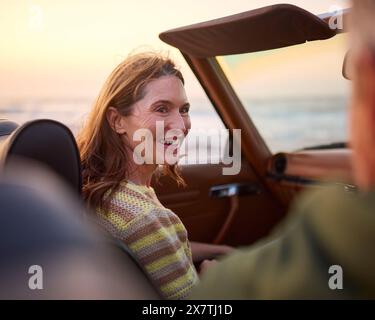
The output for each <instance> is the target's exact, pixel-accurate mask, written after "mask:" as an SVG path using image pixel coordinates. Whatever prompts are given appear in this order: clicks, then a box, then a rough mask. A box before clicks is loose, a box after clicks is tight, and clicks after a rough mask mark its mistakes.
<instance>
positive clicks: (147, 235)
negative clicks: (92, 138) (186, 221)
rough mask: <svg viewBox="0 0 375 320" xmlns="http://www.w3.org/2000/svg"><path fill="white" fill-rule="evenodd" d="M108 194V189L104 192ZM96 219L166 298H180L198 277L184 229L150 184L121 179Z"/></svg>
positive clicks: (189, 289)
mask: <svg viewBox="0 0 375 320" xmlns="http://www.w3.org/2000/svg"><path fill="white" fill-rule="evenodd" d="M107 195H108V193H107ZM97 213H98V216H99V221H100V222H101V223H102V225H103V226H104V228H106V229H107V230H108V231H109V232H110V233H111V234H112V235H113V236H114V237H116V238H118V239H120V240H122V241H124V242H125V243H126V245H127V246H128V247H129V249H130V250H132V252H133V253H134V255H135V256H136V258H137V259H138V260H139V262H140V263H141V265H142V266H143V267H144V269H145V270H146V272H148V274H149V276H150V278H151V279H152V280H153V282H154V284H155V285H156V286H158V287H159V289H160V291H161V293H162V294H163V295H164V297H165V298H166V299H184V298H187V297H188V295H189V294H190V291H191V289H192V288H193V286H194V285H195V284H196V283H197V281H198V276H197V273H196V270H195V267H194V265H193V261H192V256H191V250H190V245H189V241H188V238H187V231H186V229H185V227H184V225H183V224H182V222H181V220H180V219H179V218H178V217H177V215H176V214H174V213H173V212H172V211H171V210H169V209H167V208H165V207H164V206H162V205H161V204H160V202H159V201H158V200H157V197H156V194H155V191H154V190H153V188H152V187H146V186H139V185H136V184H134V183H131V182H126V181H125V182H122V183H121V184H120V188H119V190H118V191H116V193H115V194H114V195H113V197H112V198H111V200H110V204H109V206H108V207H107V208H106V211H104V210H102V209H97Z"/></svg>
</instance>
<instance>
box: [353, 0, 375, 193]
mask: <svg viewBox="0 0 375 320" xmlns="http://www.w3.org/2000/svg"><path fill="white" fill-rule="evenodd" d="M352 2H353V9H352V17H351V31H352V33H351V45H352V47H353V55H352V59H353V60H352V63H353V94H352V103H351V116H350V143H351V146H352V148H353V150H354V174H355V179H356V183H357V185H358V186H359V187H360V188H361V189H362V190H365V191H366V190H369V189H372V188H373V187H375V28H374V21H375V0H352Z"/></svg>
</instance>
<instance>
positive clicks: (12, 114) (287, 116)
mask: <svg viewBox="0 0 375 320" xmlns="http://www.w3.org/2000/svg"><path fill="white" fill-rule="evenodd" d="M190 102H191V105H192V107H191V109H190V110H191V111H190V112H191V113H190V117H191V122H192V129H191V134H192V135H194V134H195V135H202V134H205V135H208V136H211V137H213V136H215V135H217V134H218V133H219V131H220V130H221V131H222V130H224V126H223V124H222V122H221V120H220V119H219V117H218V116H217V114H216V113H215V111H214V110H213V108H212V107H211V106H210V105H208V104H207V102H204V101H190ZM91 105H92V102H91V101H89V100H87V99H64V100H51V99H44V100H43V99H38V100H28V101H23V100H8V101H0V118H5V119H9V120H12V121H15V122H17V123H18V124H22V123H24V122H26V121H29V120H33V119H41V118H47V119H54V120H57V121H60V122H62V123H64V124H66V125H67V126H68V127H69V128H70V129H71V130H72V131H73V133H74V134H75V135H76V134H77V133H78V132H79V130H80V128H81V127H82V125H83V123H84V121H85V118H86V116H87V114H88V112H89V110H90V108H91ZM244 105H245V107H246V110H247V111H248V113H249V115H250V116H251V119H252V120H253V122H254V123H255V125H256V127H257V128H258V130H259V131H260V133H261V135H262V136H263V137H264V140H265V142H266V144H267V145H268V147H269V148H270V150H271V151H272V152H273V153H276V152H289V151H294V150H298V149H301V148H304V147H311V146H315V145H321V144H328V143H336V142H345V141H347V134H348V132H347V131H348V129H347V128H348V126H347V101H346V98H345V97H310V98H308V99H307V98H298V99H296V98H283V99H247V100H244ZM219 149H220V148H216V149H215V147H214V149H211V155H214V156H213V157H215V155H216V157H220V156H221V154H220V153H222V149H220V150H221V151H220V150H219ZM189 150H190V149H189ZM204 157H207V156H206V155H203V159H202V157H199V156H198V158H200V163H203V162H207V160H206V159H205V158H204ZM192 161H193V160H192ZM188 163H191V161H188Z"/></svg>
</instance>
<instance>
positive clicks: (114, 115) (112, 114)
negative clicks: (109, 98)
mask: <svg viewBox="0 0 375 320" xmlns="http://www.w3.org/2000/svg"><path fill="white" fill-rule="evenodd" d="M106 117H107V121H108V123H109V125H110V126H111V128H112V130H114V131H116V132H117V133H118V134H125V133H126V128H125V123H124V121H122V118H123V117H122V115H121V114H120V113H119V112H118V110H117V109H116V108H114V107H109V108H108V110H107V113H106Z"/></svg>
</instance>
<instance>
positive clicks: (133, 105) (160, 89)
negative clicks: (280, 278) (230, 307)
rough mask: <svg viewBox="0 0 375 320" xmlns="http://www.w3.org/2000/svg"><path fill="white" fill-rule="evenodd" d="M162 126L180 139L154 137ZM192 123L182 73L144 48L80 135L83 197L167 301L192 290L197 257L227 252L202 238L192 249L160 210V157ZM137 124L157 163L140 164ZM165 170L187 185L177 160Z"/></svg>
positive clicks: (120, 72) (115, 77) (114, 79)
mask: <svg viewBox="0 0 375 320" xmlns="http://www.w3.org/2000/svg"><path fill="white" fill-rule="evenodd" d="M158 124H159V125H160V124H163V125H164V132H169V131H172V132H173V131H174V132H177V134H176V136H173V137H166V136H164V137H162V138H161V139H160V137H159V138H156V136H157V132H156V131H157V125H158ZM190 126H191V124H190V117H189V103H188V100H187V97H186V94H185V90H184V79H183V77H182V74H181V72H180V71H178V70H177V69H176V68H175V65H174V64H173V62H172V61H171V60H170V59H168V58H164V57H162V56H160V55H158V54H155V53H143V54H136V55H133V56H130V57H128V58H127V59H126V60H125V61H123V62H122V63H121V64H120V65H119V66H117V68H116V69H115V70H114V71H113V72H112V74H111V75H110V76H109V78H108V79H107V81H106V83H105V84H104V86H103V88H102V90H101V92H100V95H99V97H98V99H97V101H96V103H95V105H94V108H93V110H92V112H91V114H90V115H89V119H88V122H87V124H86V125H85V127H84V128H83V130H82V131H81V133H80V135H79V137H78V145H79V148H80V153H81V158H82V166H83V183H84V187H83V193H84V198H85V200H86V202H87V203H88V205H89V206H90V207H92V208H95V210H96V212H97V214H98V216H99V218H100V219H99V220H100V221H101V223H102V224H103V226H104V227H105V228H106V229H107V230H108V231H109V232H110V233H111V234H112V235H113V236H114V237H116V238H118V239H121V240H122V241H124V242H125V243H126V244H127V245H128V247H129V248H130V249H131V250H132V251H133V252H134V254H135V256H136V257H137V258H138V260H139V262H140V263H141V264H142V265H143V267H144V269H145V270H146V272H148V274H149V275H150V277H151V279H152V280H153V281H154V283H155V285H156V286H158V287H159V289H160V291H161V292H162V294H163V295H164V296H165V298H168V299H182V298H185V297H187V296H188V295H189V293H190V290H191V289H192V287H193V286H194V285H195V283H196V282H197V280H198V277H197V274H196V270H195V268H194V265H193V261H202V260H204V259H213V258H214V257H215V256H217V255H220V254H224V253H227V252H228V251H229V250H230V248H229V247H226V246H214V245H208V244H200V243H192V245H191V247H190V244H189V241H188V239H187V232H186V229H185V227H184V226H183V224H182V223H181V221H180V219H179V218H178V217H177V215H175V214H174V213H173V212H172V211H171V210H169V209H167V208H165V207H163V205H162V204H161V203H160V202H159V200H158V198H157V196H156V194H155V192H154V190H153V188H152V187H151V186H150V182H151V178H152V176H153V175H154V174H155V173H156V172H157V169H158V167H159V166H160V165H158V164H157V162H156V161H155V160H156V159H157V158H158V157H159V158H160V155H161V156H165V155H166V153H167V151H168V149H170V148H174V150H173V151H172V155H175V156H176V152H177V149H178V147H179V145H180V143H181V141H182V138H183V137H184V136H186V134H187V133H188V131H189V129H190ZM140 129H143V130H145V129H146V130H147V131H148V132H149V133H151V135H150V136H151V137H152V140H151V144H150V143H149V144H148V146H151V158H152V159H151V160H152V161H148V162H146V163H139V162H138V161H136V160H137V159H139V158H142V155H143V154H144V153H145V152H146V153H147V151H145V152H139V151H137V149H139V146H140V145H141V144H142V143H144V140H142V139H141V140H138V139H134V137H135V136H136V135H137V134H138V133H139V130H140ZM137 132H138V133H137ZM148 142H150V141H148ZM148 151H150V149H148ZM160 153H162V154H160ZM162 158H163V157H162ZM172 158H173V157H172ZM149 160H150V159H149ZM163 170H164V173H165V174H168V175H169V176H170V177H172V178H173V179H174V180H175V181H176V182H177V183H178V184H180V185H181V184H182V185H183V184H184V181H183V179H182V177H181V176H180V174H179V171H178V168H177V165H176V163H170V164H164V165H163ZM191 248H192V252H191ZM206 265H207V262H205V264H204V266H206Z"/></svg>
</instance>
